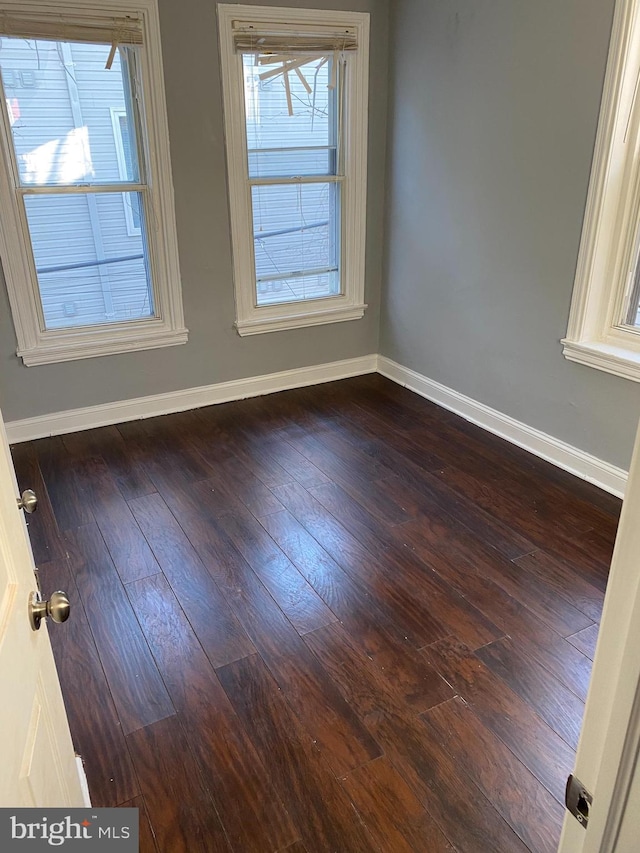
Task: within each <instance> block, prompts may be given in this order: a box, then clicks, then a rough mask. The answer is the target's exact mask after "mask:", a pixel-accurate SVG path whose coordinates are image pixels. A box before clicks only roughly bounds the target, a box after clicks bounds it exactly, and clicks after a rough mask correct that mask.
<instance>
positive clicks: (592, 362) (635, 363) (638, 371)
mask: <svg viewBox="0 0 640 853" xmlns="http://www.w3.org/2000/svg"><path fill="white" fill-rule="evenodd" d="M561 343H562V345H563V350H562V354H563V355H564V357H565V358H567V359H568V360H569V361H575V362H577V363H578V364H585V365H587V367H595V368H597V369H598V370H604V371H605V372H606V373H613V374H614V375H615V376H621V377H622V378H623V379H631V380H633V381H634V382H640V351H637V350H633V349H630V348H627V347H624V346H620V345H618V346H616V345H613V344H606V343H603V342H601V341H570V340H568V339H566V338H565V339H564V340H563V341H561Z"/></svg>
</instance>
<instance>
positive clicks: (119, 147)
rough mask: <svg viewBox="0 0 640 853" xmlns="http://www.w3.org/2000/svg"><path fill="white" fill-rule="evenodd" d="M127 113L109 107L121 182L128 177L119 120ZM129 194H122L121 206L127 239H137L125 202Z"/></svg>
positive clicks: (136, 232)
mask: <svg viewBox="0 0 640 853" xmlns="http://www.w3.org/2000/svg"><path fill="white" fill-rule="evenodd" d="M126 114H127V111H126V110H124V109H122V108H120V107H111V125H112V127H113V141H114V144H115V146H116V160H117V161H118V174H119V175H120V178H121V180H123V181H124V180H126V179H127V177H128V173H127V163H126V158H125V156H124V143H123V141H122V129H121V127H120V119H121V118H122V116H126ZM128 195H129V193H122V206H123V208H124V220H125V223H126V226H127V235H128V236H129V237H139V236H140V231H141V229H140V228H138V227H137V226H136V225H135V224H134V221H133V213H132V212H131V205H130V204H129V203H128V201H127V196H128Z"/></svg>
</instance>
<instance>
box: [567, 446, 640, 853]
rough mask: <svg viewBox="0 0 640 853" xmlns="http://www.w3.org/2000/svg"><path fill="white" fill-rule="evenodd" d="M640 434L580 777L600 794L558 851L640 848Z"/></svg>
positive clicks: (572, 822) (621, 852)
mask: <svg viewBox="0 0 640 853" xmlns="http://www.w3.org/2000/svg"><path fill="white" fill-rule="evenodd" d="M639 748H640V430H639V432H638V436H637V437H636V446H635V450H634V455H633V460H632V462H631V470H630V472H629V481H628V483H627V490H626V495H625V499H624V504H623V507H622V515H621V517H620V526H619V528H618V536H617V538H616V546H615V549H614V553H613V560H612V563H611V573H610V575H609V583H608V585H607V594H606V598H605V606H604V612H603V616H602V623H601V627H600V635H599V637H598V646H597V649H596V655H595V660H594V665H593V675H592V678H591V686H590V688H589V695H588V697H587V705H586V709H585V717H584V723H583V727H582V734H581V736H580V743H579V745H578V752H577V755H576V765H575V775H576V776H577V777H578V779H579V780H580V782H582V784H583V785H584V787H585V788H586V789H587V790H588V791H589V792H590V793H591V794H592V795H593V804H592V806H591V808H590V809H589V822H588V825H587V827H586V829H584V828H583V827H582V826H581V825H580V824H579V823H578V821H577V820H576V819H575V818H574V817H572V816H571V815H569V814H568V813H567V816H566V818H565V824H564V829H563V833H562V839H561V841H560V848H559V853H614V851H615V853H638V851H640V837H638V832H640V820H639V818H638V808H639V807H640V767H639V766H638V758H639Z"/></svg>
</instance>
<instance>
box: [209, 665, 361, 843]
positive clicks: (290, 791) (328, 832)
mask: <svg viewBox="0 0 640 853" xmlns="http://www.w3.org/2000/svg"><path fill="white" fill-rule="evenodd" d="M218 674H219V677H220V680H221V682H222V685H223V687H224V689H225V691H226V693H227V695H228V696H229V698H230V699H231V702H232V704H233V706H234V708H235V710H236V712H237V714H238V716H239V717H240V719H241V721H242V724H243V726H244V729H245V731H247V732H248V733H249V734H250V736H251V739H252V741H253V743H254V745H255V747H256V749H257V750H258V753H259V755H260V756H261V758H262V760H263V761H264V762H265V764H268V766H269V768H270V770H271V778H272V779H273V782H274V784H275V785H276V787H277V789H278V790H279V792H280V796H281V797H282V799H283V801H284V802H285V803H286V804H287V808H288V810H289V812H290V814H291V816H292V818H293V820H294V823H295V824H296V826H297V827H298V829H299V831H300V834H301V836H302V840H303V842H304V843H305V844H306V846H307V847H308V848H309V849H310V850H340V851H341V853H347V852H348V851H354V853H355V851H362V853H364V851H367V853H369V851H371V850H372V849H373V845H372V842H371V839H370V838H369V836H368V835H367V833H366V830H365V829H364V827H363V825H362V824H361V822H360V821H359V820H358V818H357V815H356V814H355V813H354V811H353V808H352V806H351V804H350V802H349V799H348V797H347V796H346V795H345V794H344V792H343V791H342V789H341V787H340V785H339V783H338V782H337V780H336V779H335V777H334V776H333V775H332V774H331V772H330V771H329V769H328V768H327V767H326V766H325V765H324V763H323V761H322V758H321V756H320V754H319V753H318V751H317V750H316V749H314V746H313V744H312V743H311V741H310V740H309V738H308V737H307V736H306V735H305V733H304V731H303V730H302V729H301V727H300V724H299V723H298V721H297V720H296V717H295V716H294V715H293V714H292V713H291V711H290V709H289V708H288V706H287V704H286V702H285V701H284V699H283V697H282V694H281V692H280V690H279V689H278V685H277V684H276V682H275V681H274V680H273V678H272V677H271V675H270V674H269V671H268V670H267V668H266V666H265V664H264V662H263V661H262V660H261V659H260V658H259V656H257V655H256V656H254V657H251V658H245V659H243V660H242V661H236V662H235V663H232V664H229V665H228V666H226V667H223V668H222V669H221V670H219V671H218Z"/></svg>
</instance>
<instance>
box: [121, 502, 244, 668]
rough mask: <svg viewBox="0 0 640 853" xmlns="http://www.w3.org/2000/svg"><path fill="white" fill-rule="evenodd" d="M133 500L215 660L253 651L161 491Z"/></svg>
mask: <svg viewBox="0 0 640 853" xmlns="http://www.w3.org/2000/svg"><path fill="white" fill-rule="evenodd" d="M129 506H130V508H131V510H132V512H133V514H134V516H135V518H136V521H137V522H138V524H139V525H140V528H141V529H142V532H143V534H144V536H145V537H146V539H147V541H148V542H149V544H150V546H151V548H152V550H153V552H154V554H155V556H156V559H157V560H158V562H159V564H160V566H161V568H162V571H163V573H164V576H165V577H166V578H167V580H168V581H169V584H170V585H171V588H172V590H173V592H174V593H175V595H176V597H177V599H178V601H179V602H180V605H181V606H182V608H183V610H184V611H185V612H186V613H188V614H189V621H190V622H191V626H192V627H193V630H194V631H195V633H196V635H197V637H198V640H199V641H200V643H201V645H202V647H203V649H204V650H205V652H206V654H207V656H208V658H209V660H210V661H211V663H212V664H213V666H223V665H224V664H225V663H231V661H234V660H237V659H238V658H242V657H245V656H246V655H250V654H253V653H254V652H255V646H254V645H253V643H252V642H251V640H250V639H249V637H248V636H247V634H246V632H245V631H244V629H243V628H242V626H241V625H240V623H239V622H238V620H237V619H236V618H235V616H234V615H233V613H232V611H231V609H230V607H229V602H228V601H227V599H226V598H225V597H224V595H223V594H222V592H221V591H220V589H219V587H218V585H217V584H216V583H215V581H214V580H213V578H212V577H211V575H210V573H209V571H208V570H207V568H206V567H205V566H204V564H203V563H202V560H201V559H200V558H199V557H198V555H197V553H196V551H195V549H194V547H193V545H192V544H191V542H189V540H188V539H187V536H186V535H185V533H184V531H183V530H182V528H181V527H180V525H179V524H178V522H177V520H176V519H175V518H174V516H173V515H172V513H171V512H170V511H169V509H168V507H167V505H166V504H165V502H164V501H163V500H162V498H161V497H160V495H157V494H155V495H147V496H146V497H143V498H138V499H137V500H134V501H130V502H129Z"/></svg>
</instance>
